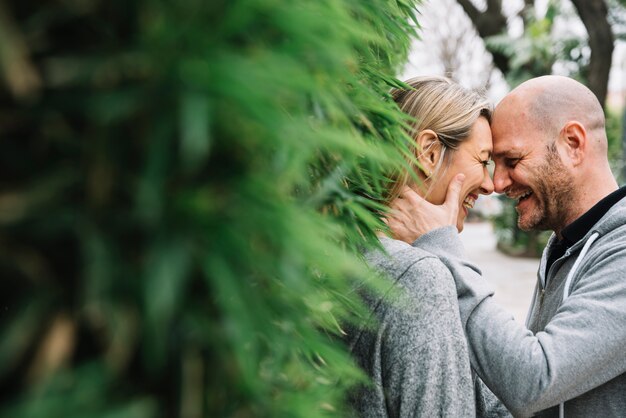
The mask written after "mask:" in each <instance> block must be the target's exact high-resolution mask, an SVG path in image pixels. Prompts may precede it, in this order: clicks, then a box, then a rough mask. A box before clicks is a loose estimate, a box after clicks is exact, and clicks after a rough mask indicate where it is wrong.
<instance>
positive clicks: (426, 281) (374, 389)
mask: <svg viewBox="0 0 626 418" xmlns="http://www.w3.org/2000/svg"><path fill="white" fill-rule="evenodd" d="M381 243H382V245H383V247H384V249H385V251H386V254H385V253H384V252H381V251H372V252H369V253H366V254H365V258H366V260H367V262H368V264H369V265H370V266H371V267H373V268H375V269H376V270H378V271H379V272H381V273H382V275H383V277H384V280H386V283H387V285H386V289H385V290H384V291H383V292H382V294H377V295H373V294H372V293H371V292H367V293H365V295H364V297H365V301H366V303H367V304H368V305H369V307H370V308H371V312H372V317H371V318H370V319H371V321H370V327H369V329H350V328H349V329H348V335H349V344H350V349H351V351H352V354H353V355H354V357H355V358H356V360H357V362H358V363H359V365H360V366H361V367H362V368H363V369H364V370H365V371H366V372H367V373H368V375H369V376H370V377H371V380H372V384H371V385H368V386H364V387H361V388H360V389H359V390H358V391H356V392H355V393H354V394H353V396H352V404H353V405H354V407H355V409H356V411H357V413H358V415H359V416H360V417H372V418H374V417H376V418H384V417H473V416H475V405H474V390H473V381H472V374H471V371H470V364H469V354H468V350H467V342H466V340H465V336H464V334H463V330H462V327H461V319H460V316H459V309H458V305H457V300H456V291H455V287H454V280H453V279H452V275H451V273H450V271H449V270H448V269H447V268H446V267H445V266H444V264H443V263H442V262H441V261H440V260H439V259H438V258H437V257H435V256H433V255H432V254H431V253H429V252H426V251H423V250H420V249H418V248H413V247H411V246H410V245H408V244H406V243H404V242H401V241H395V240H392V239H389V238H382V239H381Z"/></svg>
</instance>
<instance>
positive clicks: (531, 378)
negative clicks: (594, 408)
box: [414, 227, 626, 416]
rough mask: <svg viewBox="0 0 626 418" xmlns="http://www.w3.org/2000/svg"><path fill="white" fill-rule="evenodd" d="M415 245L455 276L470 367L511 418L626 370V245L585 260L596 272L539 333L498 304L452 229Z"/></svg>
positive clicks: (583, 279) (586, 277) (581, 281)
mask: <svg viewBox="0 0 626 418" xmlns="http://www.w3.org/2000/svg"><path fill="white" fill-rule="evenodd" d="M614 244H615V243H614ZM414 246H418V247H422V248H428V251H430V252H432V253H435V254H437V255H439V256H440V258H441V260H442V261H443V262H444V264H446V266H448V268H449V269H450V270H451V271H452V273H453V276H454V278H455V282H456V290H457V296H458V297H459V307H460V310H461V312H460V314H461V319H462V321H463V322H464V324H465V330H466V334H467V337H468V341H469V348H470V359H471V361H472V365H473V367H474V369H475V370H476V372H477V373H478V375H479V376H480V377H481V378H482V379H483V380H484V382H485V383H486V384H487V386H489V388H490V389H491V390H492V391H493V392H494V393H495V394H496V395H497V396H498V398H500V399H501V400H502V401H503V402H504V404H505V405H506V406H507V407H508V408H509V409H510V410H511V411H512V412H513V414H514V415H516V416H517V415H520V416H528V415H531V414H532V413H534V412H536V411H540V410H543V409H546V408H548V407H550V406H553V405H556V404H558V403H560V402H562V401H565V400H567V399H571V398H574V397H576V396H579V395H581V394H583V393H585V392H587V391H589V390H591V389H593V388H595V387H597V386H600V385H602V384H603V383H606V382H608V381H609V380H611V379H613V378H615V377H617V376H619V375H620V374H623V373H624V372H625V371H626V356H624V355H623V341H625V340H626V326H625V325H624V318H626V280H622V279H620V278H621V277H622V276H623V273H621V272H619V266H622V263H623V262H620V261H619V260H620V259H621V260H624V257H626V248H624V245H622V244H620V245H613V246H612V247H613V248H612V249H611V250H610V251H601V254H596V256H595V257H589V259H588V260H586V261H585V263H584V264H585V265H587V266H588V265H593V269H589V270H588V271H587V273H586V274H584V275H583V276H581V278H580V279H579V280H578V282H577V283H576V286H575V287H574V289H573V290H572V292H571V294H570V296H569V298H568V299H566V300H565V301H564V302H563V304H562V305H561V306H560V307H559V309H558V311H557V313H556V315H555V316H554V318H553V319H552V320H551V321H550V323H549V324H548V325H547V326H546V328H545V330H543V331H541V332H538V333H537V334H533V333H532V332H531V331H529V330H528V329H526V328H525V327H523V326H521V325H520V324H518V323H517V322H515V321H514V320H513V318H512V316H511V315H510V314H509V313H507V312H506V311H505V310H504V309H503V308H501V307H500V306H498V305H497V304H496V303H494V302H493V300H492V298H491V294H489V292H488V291H486V284H485V281H484V280H483V279H482V277H481V276H480V271H479V270H478V269H476V268H475V267H473V266H471V265H470V264H469V263H467V262H465V261H463V260H462V258H461V257H462V245H461V244H460V241H459V238H458V234H456V233H455V232H453V231H452V230H451V228H447V227H446V228H441V229H438V230H435V231H433V233H429V234H426V235H424V236H423V237H421V238H420V239H418V240H417V241H416V242H415V243H414ZM584 270H585V266H581V270H580V271H584Z"/></svg>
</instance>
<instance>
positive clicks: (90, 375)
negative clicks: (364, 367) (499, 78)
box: [0, 0, 416, 418]
mask: <svg viewBox="0 0 626 418" xmlns="http://www.w3.org/2000/svg"><path fill="white" fill-rule="evenodd" d="M411 19H413V22H414V1H411V0H397V1H384V0H373V1H368V2H353V1H348V0H333V1H306V0H294V1H278V0H276V1H269V0H228V1H225V0H217V1H210V2H203V1H198V0H181V1H177V2H164V1H142V2H137V1H120V0H110V1H106V2H105V1H99V0H93V1H66V2H47V3H43V4H34V3H32V2H17V1H13V2H0V77H1V81H2V84H1V85H0V135H1V137H2V145H3V147H2V153H0V160H1V164H0V173H1V175H0V248H1V251H0V272H1V275H2V278H3V280H2V282H1V284H0V294H1V295H2V299H1V304H0V312H1V314H0V416H1V417H12V418H14V417H20V418H26V417H46V418H52V417H59V418H60V417H63V418H70V417H77V418H78V417H81V418H83V417H133V418H139V417H203V416H204V417H209V416H210V417H218V416H219V417H227V416H232V417H262V416H267V417H284V416H289V417H308V418H311V417H322V416H345V414H346V409H345V406H344V396H345V391H346V390H347V389H348V388H349V387H350V386H351V385H352V384H354V383H355V382H357V381H360V380H361V379H362V378H363V377H362V374H361V373H360V372H359V370H358V369H357V368H356V367H355V365H354V364H353V362H352V361H351V360H350V358H349V356H348V354H347V352H346V349H345V347H343V345H342V344H341V343H340V342H339V341H338V338H337V336H338V335H340V334H341V328H340V326H339V324H340V323H341V322H342V321H356V320H358V318H359V314H360V313H362V312H363V311H362V309H361V305H360V303H359V301H358V299H357V298H356V296H355V295H354V293H351V289H352V285H353V284H352V281H353V280H356V281H363V282H366V281H368V277H369V272H368V271H366V269H365V267H364V266H363V263H362V262H361V261H360V258H359V257H358V252H357V248H358V247H359V246H362V245H366V244H367V243H371V242H373V239H372V238H373V236H374V235H373V231H374V230H375V229H376V228H381V227H382V226H381V223H380V221H379V219H378V218H377V216H375V215H373V214H374V213H376V211H377V210H379V209H380V208H381V207H380V205H379V204H378V203H376V202H380V201H382V200H383V199H384V190H385V180H386V177H385V173H386V172H388V171H389V169H390V168H398V167H400V166H402V164H403V154H404V153H406V151H407V147H406V140H407V138H406V135H404V134H403V131H402V124H403V123H404V121H403V116H402V115H401V113H400V111H399V110H398V109H397V107H396V106H395V104H393V103H392V102H391V101H390V100H389V97H388V93H387V92H388V90H389V88H390V86H394V85H398V82H397V81H395V80H394V79H393V78H392V77H391V76H390V75H391V74H395V73H396V70H397V66H398V65H399V64H400V63H402V62H403V61H404V60H405V58H406V54H407V48H408V45H409V40H410V36H411V35H412V34H414V28H415V26H414V25H415V24H416V22H414V23H412V24H411V23H410V22H411ZM362 196H368V198H367V199H366V198H364V197H362Z"/></svg>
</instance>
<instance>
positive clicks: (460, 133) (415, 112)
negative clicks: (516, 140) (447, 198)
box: [387, 76, 493, 201]
mask: <svg viewBox="0 0 626 418" xmlns="http://www.w3.org/2000/svg"><path fill="white" fill-rule="evenodd" d="M405 84H408V85H409V86H411V87H412V88H411V89H393V90H392V91H391V95H392V97H393V100H394V101H395V102H396V103H397V104H398V106H399V107H400V109H401V110H402V111H403V112H405V113H407V114H408V115H409V116H412V117H413V118H414V119H415V121H414V122H412V123H411V124H410V125H409V132H408V134H409V135H410V136H411V137H412V138H413V139H417V136H418V135H419V133H420V132H421V131H423V130H425V129H430V130H432V131H434V132H435V133H436V134H437V138H438V141H439V144H440V145H441V154H440V158H439V161H438V162H437V164H436V167H435V170H434V172H433V173H432V174H427V177H429V176H431V175H438V174H439V173H440V171H441V170H442V167H443V163H444V160H448V161H449V159H448V158H449V157H448V156H447V155H448V154H450V153H451V152H454V151H455V150H456V149H457V148H458V147H459V145H460V144H461V143H462V142H463V141H464V140H466V139H467V138H468V137H469V135H470V132H471V130H472V126H473V125H474V123H475V122H476V121H477V120H478V118H479V117H481V116H483V117H485V118H486V119H487V120H488V121H489V122H491V113H492V109H493V108H492V105H491V104H490V103H489V101H488V100H487V98H486V97H485V96H484V95H483V94H481V93H478V92H477V91H473V90H468V89H466V88H464V87H462V86H460V85H459V84H457V83H455V82H454V81H452V80H450V79H448V78H445V77H437V76H426V77H415V78H411V79H409V80H407V81H405ZM411 151H412V154H413V156H414V157H415V159H414V160H409V161H407V162H408V164H409V166H410V167H411V169H412V170H413V171H414V172H417V170H420V167H419V166H418V165H417V164H416V160H417V158H418V157H419V153H421V152H423V151H426V150H420V149H418V146H417V143H416V142H413V144H412V149H411ZM411 178H412V176H411V173H410V172H408V171H407V170H404V169H403V170H401V171H399V172H397V173H395V175H392V181H393V183H394V184H393V186H392V188H391V190H390V192H389V195H388V198H387V200H388V201H391V200H393V199H394V198H396V197H397V196H398V194H399V193H400V190H401V189H402V188H403V187H404V186H405V185H407V184H409V181H410V179H411Z"/></svg>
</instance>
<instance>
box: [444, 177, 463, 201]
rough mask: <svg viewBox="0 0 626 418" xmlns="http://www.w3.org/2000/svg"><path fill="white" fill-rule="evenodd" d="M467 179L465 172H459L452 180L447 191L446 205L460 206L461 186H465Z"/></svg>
mask: <svg viewBox="0 0 626 418" xmlns="http://www.w3.org/2000/svg"><path fill="white" fill-rule="evenodd" d="M464 181H465V174H463V173H459V174H457V175H456V176H454V178H453V179H452V181H451V182H450V185H449V186H448V191H447V192H446V202H445V205H446V206H450V207H458V206H459V199H460V197H461V188H462V187H463V182H464Z"/></svg>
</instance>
